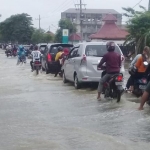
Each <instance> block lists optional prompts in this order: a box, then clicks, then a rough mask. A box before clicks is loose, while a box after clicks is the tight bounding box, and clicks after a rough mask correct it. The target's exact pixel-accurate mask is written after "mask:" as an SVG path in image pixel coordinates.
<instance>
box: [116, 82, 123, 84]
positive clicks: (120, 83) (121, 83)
mask: <svg viewBox="0 0 150 150" xmlns="http://www.w3.org/2000/svg"><path fill="white" fill-rule="evenodd" d="M115 84H116V85H123V82H115Z"/></svg>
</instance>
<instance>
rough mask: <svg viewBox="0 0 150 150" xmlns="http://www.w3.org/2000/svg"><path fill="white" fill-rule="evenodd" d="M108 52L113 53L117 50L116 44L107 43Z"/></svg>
mask: <svg viewBox="0 0 150 150" xmlns="http://www.w3.org/2000/svg"><path fill="white" fill-rule="evenodd" d="M106 48H107V51H109V52H111V51H114V50H115V43H114V42H107V44H106Z"/></svg>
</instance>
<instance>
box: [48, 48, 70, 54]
mask: <svg viewBox="0 0 150 150" xmlns="http://www.w3.org/2000/svg"><path fill="white" fill-rule="evenodd" d="M58 47H59V46H55V47H51V49H50V53H53V54H56V53H57V52H58ZM62 47H63V49H67V50H68V51H69V52H70V51H71V49H72V47H71V46H62Z"/></svg>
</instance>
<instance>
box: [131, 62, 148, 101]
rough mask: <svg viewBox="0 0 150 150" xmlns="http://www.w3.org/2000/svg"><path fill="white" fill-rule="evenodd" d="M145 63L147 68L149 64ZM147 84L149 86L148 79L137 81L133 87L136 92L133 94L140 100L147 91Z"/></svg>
mask: <svg viewBox="0 0 150 150" xmlns="http://www.w3.org/2000/svg"><path fill="white" fill-rule="evenodd" d="M143 63H144V66H145V67H147V66H148V62H143ZM147 84H148V80H147V77H142V78H139V79H135V80H134V85H133V87H134V90H133V92H132V93H133V94H134V95H135V96H136V97H138V98H139V97H141V96H142V95H143V93H144V91H145V89H146V86H147Z"/></svg>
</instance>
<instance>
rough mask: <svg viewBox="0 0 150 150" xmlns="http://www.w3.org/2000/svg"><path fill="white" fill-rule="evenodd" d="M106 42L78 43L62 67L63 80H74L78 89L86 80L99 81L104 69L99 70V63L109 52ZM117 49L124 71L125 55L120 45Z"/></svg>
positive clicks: (122, 70)
mask: <svg viewBox="0 0 150 150" xmlns="http://www.w3.org/2000/svg"><path fill="white" fill-rule="evenodd" d="M106 44H107V42H87V43H79V44H78V45H76V46H75V47H74V48H73V49H72V50H71V51H70V53H69V55H68V56H67V58H66V60H65V62H64V65H63V67H62V71H63V82H64V83H66V82H67V81H71V82H74V86H75V88H76V89H78V88H80V86H81V84H82V83H84V82H99V80H100V78H101V74H102V70H98V69H97V65H98V64H99V62H100V60H101V59H102V57H103V56H104V54H106V53H107V49H106ZM115 51H116V52H117V53H119V54H120V55H121V59H122V66H121V72H122V73H124V71H125V69H124V56H123V54H122V51H121V49H120V48H119V46H118V45H116V47H115Z"/></svg>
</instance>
